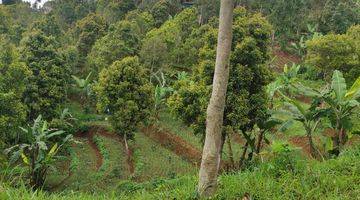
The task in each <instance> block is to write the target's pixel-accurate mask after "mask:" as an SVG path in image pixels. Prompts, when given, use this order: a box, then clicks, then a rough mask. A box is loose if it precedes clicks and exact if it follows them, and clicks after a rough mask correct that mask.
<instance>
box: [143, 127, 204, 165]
mask: <svg viewBox="0 0 360 200" xmlns="http://www.w3.org/2000/svg"><path fill="white" fill-rule="evenodd" d="M141 131H142V133H144V135H145V136H147V137H149V138H150V139H152V140H154V141H155V142H157V143H159V144H160V145H162V146H163V147H165V148H167V149H169V150H171V151H172V152H174V153H175V154H176V155H178V156H180V157H182V158H183V159H185V160H187V161H188V162H191V163H193V164H194V165H196V166H199V165H200V162H201V151H200V150H198V149H196V148H195V147H193V146H192V145H190V144H189V143H188V142H186V141H185V140H184V139H182V138H181V137H179V136H177V135H175V134H173V133H171V132H170V131H168V130H166V129H162V128H159V127H157V126H155V125H152V126H148V127H144V128H142V130H141Z"/></svg>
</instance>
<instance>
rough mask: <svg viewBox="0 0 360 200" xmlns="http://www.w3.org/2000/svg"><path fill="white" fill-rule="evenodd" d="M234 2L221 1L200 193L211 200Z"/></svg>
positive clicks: (200, 175) (227, 68)
mask: <svg viewBox="0 0 360 200" xmlns="http://www.w3.org/2000/svg"><path fill="white" fill-rule="evenodd" d="M233 11H234V2H233V0H221V7H220V21H219V35H218V44H217V54H216V64H215V74H214V80H213V89H212V94H211V99H210V103H209V105H208V108H207V117H206V137H205V144H204V149H203V154H202V161H201V167H200V172H199V184H198V192H199V195H200V196H201V197H205V198H206V197H211V196H213V195H214V194H215V192H216V189H217V177H218V172H219V167H220V158H221V155H220V152H221V146H222V145H221V144H222V136H221V133H222V126H223V117H224V108H225V99H226V91H227V85H228V80H229V64H230V63H229V59H230V52H231V42H232V21H233Z"/></svg>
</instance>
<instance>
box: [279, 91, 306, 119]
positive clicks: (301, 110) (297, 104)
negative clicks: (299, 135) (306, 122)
mask: <svg viewBox="0 0 360 200" xmlns="http://www.w3.org/2000/svg"><path fill="white" fill-rule="evenodd" d="M279 93H280V94H281V96H283V97H284V99H285V100H286V101H288V102H289V103H291V104H292V105H293V106H295V107H296V108H297V110H298V111H299V112H300V113H301V114H302V115H303V116H305V115H306V111H305V108H303V107H302V105H301V103H300V102H299V101H297V100H295V99H291V98H290V97H287V96H286V95H284V94H283V93H281V92H279Z"/></svg>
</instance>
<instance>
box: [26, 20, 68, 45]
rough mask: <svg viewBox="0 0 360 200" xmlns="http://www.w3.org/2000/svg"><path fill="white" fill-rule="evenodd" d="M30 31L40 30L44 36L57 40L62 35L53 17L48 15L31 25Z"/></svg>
mask: <svg viewBox="0 0 360 200" xmlns="http://www.w3.org/2000/svg"><path fill="white" fill-rule="evenodd" d="M30 29H31V30H40V31H41V32H42V33H44V34H45V35H46V36H52V37H54V38H56V39H57V40H59V39H60V37H61V36H62V35H63V33H62V30H61V29H60V26H59V24H58V22H57V20H56V18H55V17H54V16H53V15H48V16H45V17H43V18H42V19H40V20H38V21H35V22H34V23H33V24H32V25H31V28H30Z"/></svg>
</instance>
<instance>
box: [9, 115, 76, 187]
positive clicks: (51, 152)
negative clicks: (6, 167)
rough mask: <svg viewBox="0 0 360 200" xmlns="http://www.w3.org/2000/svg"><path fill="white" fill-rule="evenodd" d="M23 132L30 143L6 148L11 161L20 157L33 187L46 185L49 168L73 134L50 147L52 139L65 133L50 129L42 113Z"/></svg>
mask: <svg viewBox="0 0 360 200" xmlns="http://www.w3.org/2000/svg"><path fill="white" fill-rule="evenodd" d="M21 130H22V134H24V135H25V136H26V137H28V141H29V143H23V144H17V145H15V146H12V147H10V148H9V149H6V150H5V152H6V153H8V154H11V157H10V161H11V162H16V161H17V160H18V159H19V158H20V157H21V159H22V161H23V162H24V164H25V165H26V166H27V167H28V169H29V170H28V174H27V176H28V177H29V180H30V182H29V183H28V184H29V185H30V186H31V187H32V188H33V189H35V190H36V189H39V188H40V187H42V186H44V183H45V180H46V175H47V171H48V169H49V168H50V167H51V165H52V164H53V163H54V161H55V159H56V154H57V153H58V151H59V150H60V148H61V147H62V146H63V145H64V144H65V143H66V142H68V141H69V140H70V139H71V137H72V136H71V135H68V136H66V137H64V139H63V140H62V141H61V143H60V144H58V143H55V144H53V145H52V147H51V148H50V146H49V145H50V144H51V142H50V139H51V138H53V137H55V136H59V135H62V134H64V131H62V130H52V129H49V127H48V123H47V122H46V121H43V119H42V117H41V115H40V116H39V117H37V118H36V119H35V120H34V124H33V125H32V126H31V127H28V128H26V129H25V128H21Z"/></svg>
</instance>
